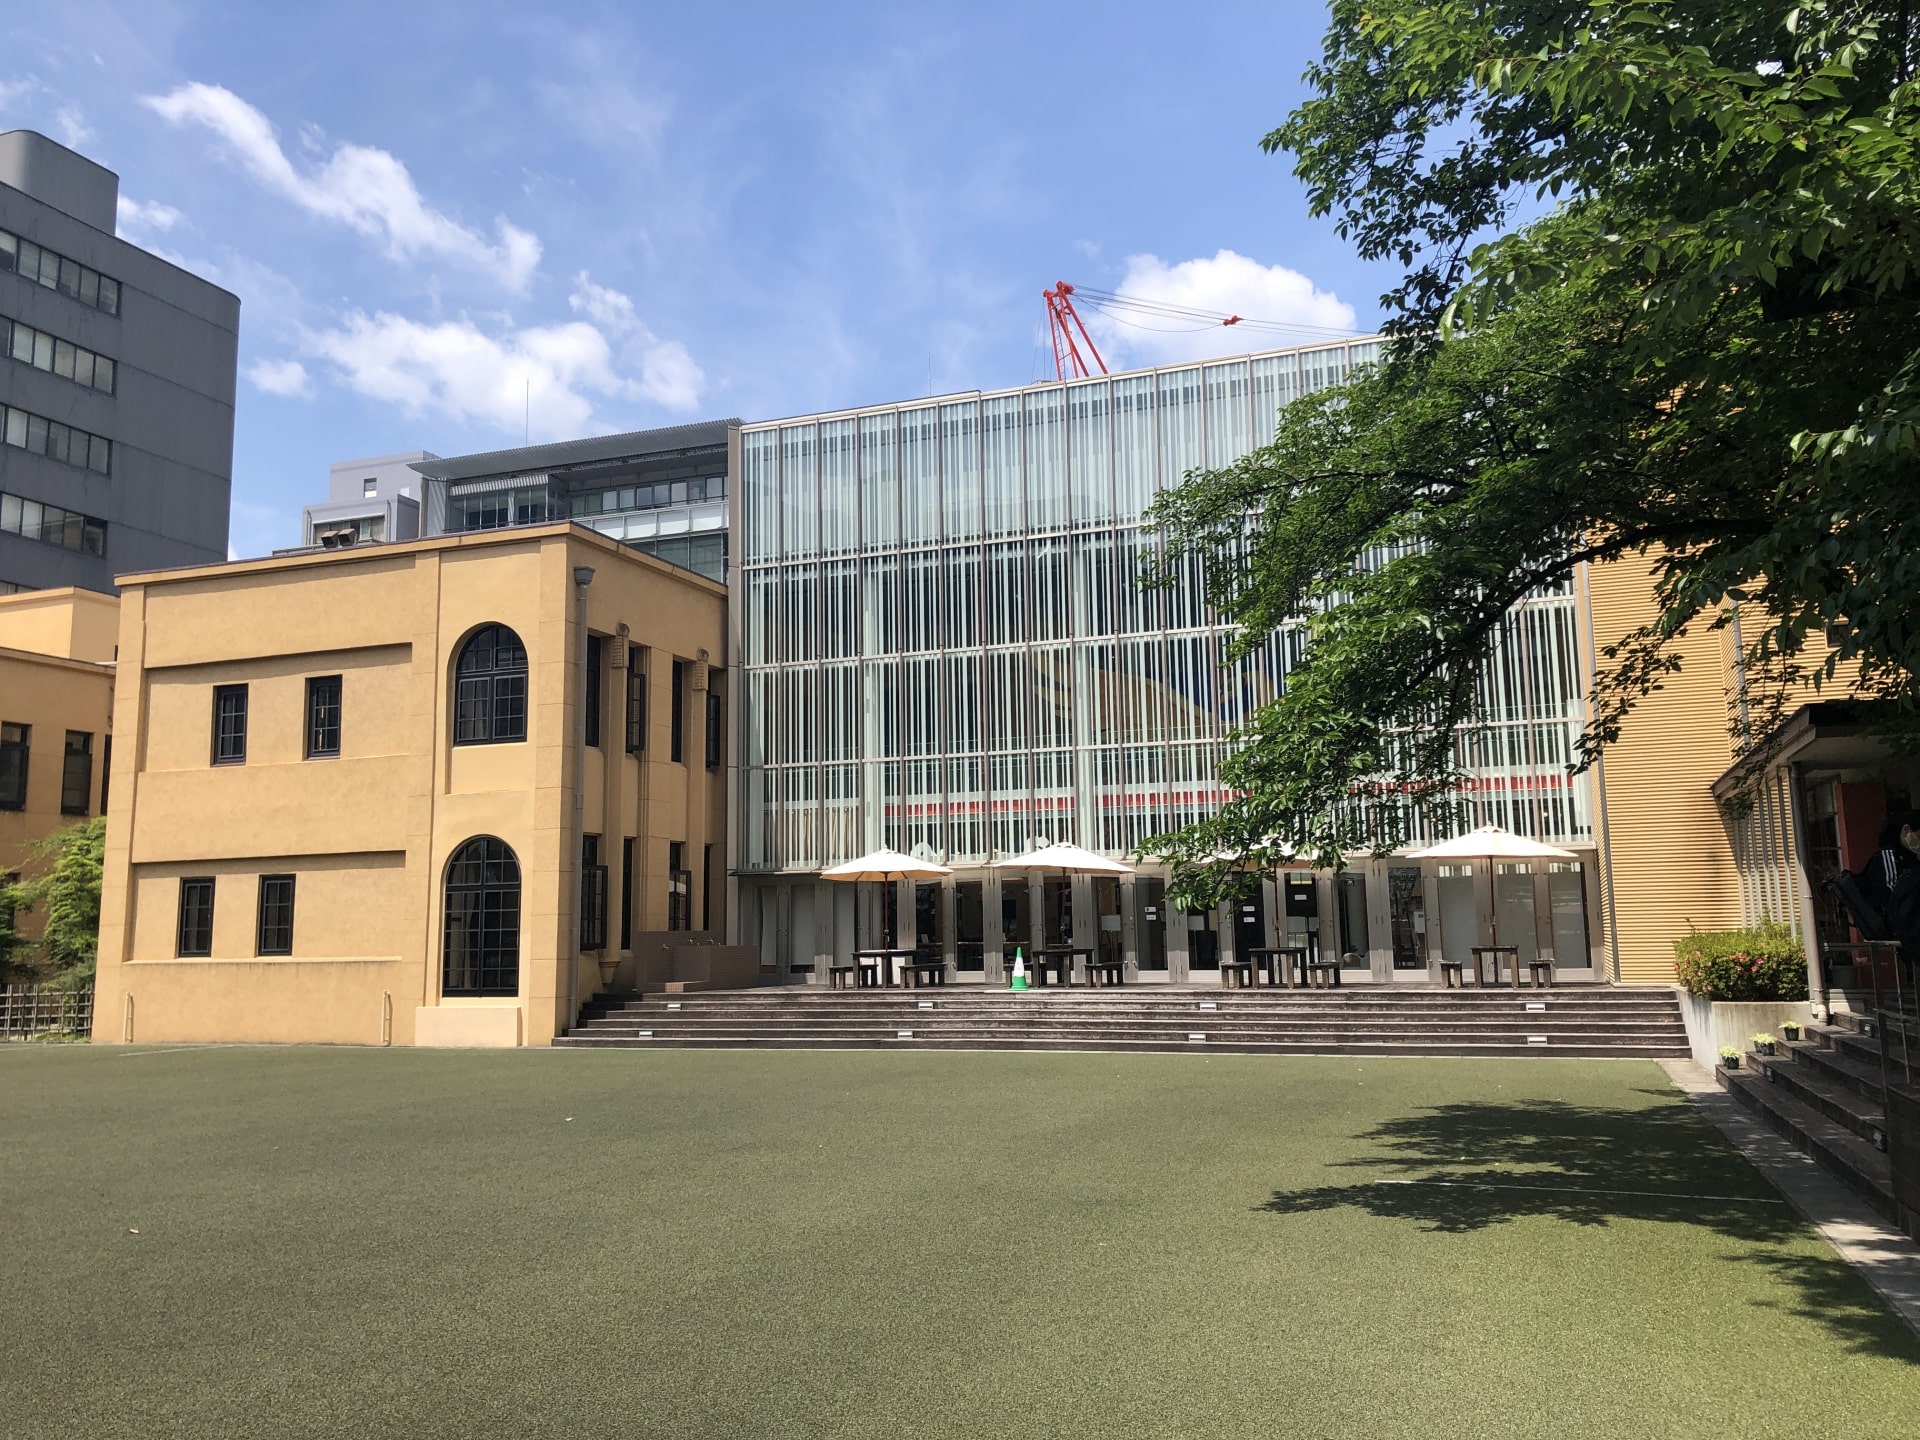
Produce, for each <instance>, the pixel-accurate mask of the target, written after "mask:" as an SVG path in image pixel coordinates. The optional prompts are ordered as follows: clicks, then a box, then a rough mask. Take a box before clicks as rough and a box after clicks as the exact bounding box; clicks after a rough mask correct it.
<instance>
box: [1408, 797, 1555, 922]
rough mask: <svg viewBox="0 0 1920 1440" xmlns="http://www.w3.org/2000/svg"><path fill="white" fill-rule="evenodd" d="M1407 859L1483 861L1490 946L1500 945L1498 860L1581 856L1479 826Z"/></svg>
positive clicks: (1497, 827) (1416, 852)
mask: <svg viewBox="0 0 1920 1440" xmlns="http://www.w3.org/2000/svg"><path fill="white" fill-rule="evenodd" d="M1407 858H1408V859H1410V860H1484V861H1486V863H1487V915H1488V923H1489V927H1490V929H1491V932H1492V935H1493V943H1494V944H1496V945H1498V944H1499V943H1500V899H1499V896H1497V895H1496V894H1495V893H1494V889H1493V866H1494V862H1495V861H1497V860H1577V859H1579V858H1580V857H1579V856H1577V855H1575V854H1574V853H1573V852H1572V851H1571V850H1562V849H1561V848H1560V847H1559V846H1558V845H1547V844H1544V843H1542V842H1541V841H1539V840H1529V839H1528V838H1527V837H1526V836H1525V835H1516V834H1514V833H1513V832H1512V831H1511V830H1506V829H1503V828H1501V827H1500V826H1498V825H1482V826H1480V827H1479V828H1478V829H1475V830H1469V831H1468V832H1467V833H1466V834H1464V835H1456V836H1454V837H1453V838H1452V839H1451V840H1442V841H1441V842H1440V843H1439V844H1437V845H1429V846H1427V848H1426V849H1424V850H1412V851H1409V852H1408V855H1407Z"/></svg>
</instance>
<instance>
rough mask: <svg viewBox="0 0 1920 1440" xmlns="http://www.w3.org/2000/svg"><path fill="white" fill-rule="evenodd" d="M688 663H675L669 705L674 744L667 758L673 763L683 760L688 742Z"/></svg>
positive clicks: (677, 661)
mask: <svg viewBox="0 0 1920 1440" xmlns="http://www.w3.org/2000/svg"><path fill="white" fill-rule="evenodd" d="M686 695H687V662H686V661H684V660H676V661H674V662H673V694H672V696H671V697H669V700H668V705H669V708H670V714H671V716H672V724H673V744H672V746H671V747H670V749H669V750H668V752H667V758H668V759H669V760H673V761H679V760H681V759H683V758H684V757H683V755H682V753H681V752H682V749H683V745H684V741H685V740H686V728H687V700H686Z"/></svg>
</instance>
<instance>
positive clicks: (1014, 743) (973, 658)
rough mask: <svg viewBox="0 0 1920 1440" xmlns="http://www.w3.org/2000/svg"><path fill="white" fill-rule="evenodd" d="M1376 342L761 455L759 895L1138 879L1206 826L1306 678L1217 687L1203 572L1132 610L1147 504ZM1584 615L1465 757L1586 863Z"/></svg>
mask: <svg viewBox="0 0 1920 1440" xmlns="http://www.w3.org/2000/svg"><path fill="white" fill-rule="evenodd" d="M1378 352H1379V343H1378V342H1377V341H1361V342H1353V343H1340V344H1332V345H1325V346H1317V347H1312V348H1309V349H1303V350H1294V351H1288V352H1284V353H1276V354H1268V355H1258V356H1252V357H1249V358H1247V359H1240V360H1230V361H1221V362H1216V363H1211V364H1202V365H1191V366H1176V367H1170V368H1166V369H1162V370H1157V371H1142V372H1137V373H1133V374H1125V375H1115V376H1111V377H1101V378H1099V379H1095V380H1089V381H1081V382H1076V383H1073V384H1066V385H1058V384H1049V385H1040V386H1034V387H1031V388H1029V389H1026V390H1021V391H1013V392H1005V393H1000V394H993V395H985V396H979V397H964V398H950V399H946V400H938V399H936V400H934V401H930V402H910V403H905V404H901V405H895V406H888V407H884V408H880V409H876V410H873V411H869V412H865V413H862V414H858V415H852V416H848V415H836V416H832V417H826V418H803V419H798V420H793V421H787V422H782V423H776V424H768V425H761V426H747V427H744V428H743V430H742V433H741V468H742V476H741V500H740V526H741V555H740V568H739V571H738V574H737V576H736V579H735V595H736V601H737V604H738V608H739V614H740V617H741V640H742V677H741V678H742V684H741V697H742V699H741V704H740V706H739V713H738V720H737V724H738V726H739V742H740V751H739V753H740V756H741V764H742V767H743V768H742V772H741V776H740V782H741V783H740V786H739V792H738V794H739V798H738V801H737V805H738V815H739V823H740V827H741V834H742V837H743V841H744V844H743V847H742V852H741V864H742V868H743V869H746V870H749V871H754V870H759V871H768V870H796V871H806V870H814V869H817V868H819V867H821V866H823V865H829V864H832V863H834V862H836V861H839V860H843V859H848V858H851V857H852V856H854V855H857V854H859V853H862V852H863V851H866V850H869V849H873V848H875V847H877V846H880V845H889V846H892V847H894V848H897V849H900V850H906V851H909V852H912V851H916V850H917V851H919V852H920V853H922V854H930V855H932V856H934V857H936V858H940V859H943V860H946V861H948V862H949V863H953V864H958V865H968V864H979V863H983V862H985V861H986V860H988V859H989V858H992V857H993V856H994V855H997V854H1005V853H1009V852H1018V851H1023V850H1026V849H1027V848H1029V847H1030V846H1031V845H1032V844H1033V843H1034V842H1035V841H1037V840H1040V839H1048V840H1055V841H1065V840H1071V841H1073V842H1075V843H1078V844H1081V845H1085V846H1087V847H1088V848H1090V849H1094V850H1101V851H1106V852H1109V853H1114V854H1121V853H1124V852H1126V851H1129V850H1131V849H1133V848H1134V847H1136V846H1137V845H1139V843H1140V842H1141V841H1143V840H1144V839H1145V838H1146V837H1147V836H1149V835H1152V834H1155V833H1159V832H1161V831H1164V830H1167V829H1169V828H1172V827H1174V826H1178V825H1181V824H1185V823H1188V822H1190V821H1193V820H1196V819H1199V818H1201V817H1202V816H1204V815H1206V814H1208V813H1209V812H1211V811H1212V810H1213V809H1215V808H1216V807H1217V806H1218V805H1219V804H1220V802H1221V800H1222V799H1223V798H1224V796H1223V793H1222V791H1221V789H1220V786H1219V782H1218V779H1217V773H1218V766H1219V761H1220V757H1221V754H1222V748H1223V746H1224V745H1225V743H1226V742H1227V738H1228V736H1229V734H1230V732H1231V731H1232V730H1233V728H1234V727H1235V726H1236V725H1238V724H1240V723H1242V722H1243V721H1244V720H1245V719H1246V718H1247V716H1248V715H1249V714H1250V713H1251V712H1252V711H1253V710H1254V709H1255V708H1257V707H1258V706H1260V705H1262V704H1264V703H1266V702H1267V701H1269V700H1271V699H1272V698H1273V697H1274V696H1275V695H1276V694H1277V693H1279V690H1280V688H1281V686H1282V685H1283V684H1284V681H1285V676H1286V673H1287V671H1288V669H1289V668H1290V667H1291V665H1292V664H1293V663H1294V662H1295V661H1297V660H1298V658H1299V654H1300V644H1301V637H1300V636H1299V635H1298V633H1297V632H1293V631H1285V632H1283V633H1281V634H1279V635H1276V636H1274V637H1272V639H1271V640H1270V641H1269V642H1268V643H1266V644H1265V645H1263V646H1261V647H1260V648H1259V649H1258V650H1257V651H1256V652H1255V653H1254V654H1252V655H1250V656H1248V657H1246V658H1245V659H1243V660H1241V661H1239V662H1237V663H1236V664H1233V665H1231V666H1227V665H1225V664H1224V663H1223V662H1224V656H1225V641H1226V639H1227V638H1228V635H1229V633H1230V627H1228V626H1225V625H1223V624H1222V623H1221V622H1220V620H1219V619H1218V617H1217V616H1215V615H1214V614H1213V613H1212V612H1211V611H1209V610H1208V609H1207V607H1206V605H1205V603H1204V600H1203V597H1202V580H1203V576H1202V573H1201V567H1200V565H1199V563H1198V562H1197V561H1195V562H1192V563H1190V564H1188V565H1187V566H1186V567H1185V570H1184V573H1183V574H1182V575H1181V577H1180V581H1179V583H1178V584H1177V585H1176V586H1175V587H1174V588H1173V589H1172V590H1171V591H1167V592H1158V591H1153V592H1149V591H1143V590H1142V589H1141V588H1140V587H1139V585H1138V584H1137V583H1136V580H1135V577H1136V576H1137V575H1138V573H1139V570H1140V566H1141V564H1142V562H1143V560H1144V559H1145V558H1146V557H1147V556H1148V555H1150V554H1151V553H1152V552H1153V550H1154V548H1155V545H1156V543H1157V542H1156V539H1155V536H1154V534H1153V532H1152V531H1151V530H1149V529H1147V528H1146V527H1145V526H1143V525H1142V523H1141V515H1142V512H1143V511H1144V510H1145V508H1146V507H1147V505H1148V504H1149V503H1151V501H1152V499H1153V496H1154V495H1155V494H1156V493H1157V492H1158V491H1160V490H1161V489H1164V488H1166V487H1167V486H1170V485H1173V484H1177V483H1178V482H1179V480H1180V479H1181V477H1182V476H1184V475H1185V474H1187V473H1188V472H1190V471H1192V470H1195V469H1199V468H1202V467H1213V466H1220V465H1225V464H1228V463H1230V462H1232V461H1233V460H1236V459H1238V458H1239V457H1240V456H1242V455H1244V454H1246V453H1247V451H1248V450H1250V449H1251V448H1252V447H1253V446H1254V445H1255V444H1257V443H1260V442H1262V441H1264V439H1265V438H1266V437H1267V436H1268V435H1270V434H1271V433H1272V429H1273V425H1274V421H1275V417H1276V416H1277V414H1278V412H1279V410H1280V409H1281V408H1282V407H1283V406H1285V405H1287V404H1289V403H1291V402H1292V401H1293V400H1295V399H1297V398H1299V397H1300V396H1302V395H1305V394H1309V393H1312V392H1313V391H1315V390H1319V389H1324V388H1325V387H1327V386H1329V385H1332V384H1336V383H1338V382H1339V381H1340V380H1342V379H1344V378H1345V377H1346V375H1347V374H1348V373H1349V372H1350V371H1351V370H1352V368H1353V367H1354V366H1357V365H1361V364H1366V363H1368V362H1370V361H1371V360H1373V359H1374V358H1375V357H1376V356H1377V354H1378ZM1577 653H1578V652H1577V648H1576V634H1575V621H1574V597H1573V595H1572V594H1571V593H1570V592H1568V593H1553V594H1537V595H1535V596H1532V597H1530V598H1529V599H1527V600H1526V601H1524V602H1522V604H1520V605H1519V606H1516V607H1515V609H1514V610H1513V611H1512V612H1511V614H1510V615H1509V617H1508V619H1507V622H1506V625H1505V627H1504V628H1503V630H1502V633H1501V635H1500V637H1499V640H1498V643H1497V645H1496V649H1495V653H1494V656H1493V661H1492V664H1491V665H1490V666H1489V667H1488V670H1487V673H1486V677H1485V680H1484V683H1483V685H1482V693H1481V713H1482V716H1483V718H1484V724H1483V725H1482V726H1481V727H1480V728H1479V729H1478V730H1476V731H1475V732H1474V733H1473V735H1472V736H1470V737H1469V738H1468V739H1467V740H1466V741H1464V742H1463V743H1464V745H1465V747H1466V755H1465V758H1466V759H1467V761H1468V762H1469V764H1470V766H1471V768H1472V771H1473V774H1474V777H1475V779H1474V785H1473V790H1472V797H1473V799H1474V802H1475V805H1476V809H1477V811H1478V813H1479V818H1480V819H1482V820H1487V821H1493V822H1495V823H1498V824H1502V825H1505V826H1507V827H1509V828H1511V829H1513V830H1515V831H1517V832H1520V833H1523V834H1531V835H1535V836H1538V837H1540V838H1542V839H1546V840H1550V841H1556V842H1559V843H1563V844H1567V843H1572V844H1585V843H1591V822H1590V820H1589V817H1588V814H1587V801H1586V790H1585V786H1584V783H1583V782H1580V781H1575V780H1570V779H1569V777H1568V776H1567V774H1566V771H1565V764H1566V759H1567V755H1568V751H1569V747H1570V745H1571V743H1572V739H1573V735H1574V733H1575V730H1576V727H1577V724H1578V720H1579V706H1580V702H1581V693H1580V684H1579V666H1578V664H1577V661H1576V656H1577Z"/></svg>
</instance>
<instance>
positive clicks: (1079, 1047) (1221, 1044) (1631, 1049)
mask: <svg viewBox="0 0 1920 1440" xmlns="http://www.w3.org/2000/svg"><path fill="white" fill-rule="evenodd" d="M554 1044H555V1045H556V1046H561V1047H565V1048H570V1049H588V1048H602V1049H609V1048H611V1049H655V1050H703V1049H705V1050H754V1049H777V1050H904V1049H915V1048H918V1049H922V1050H1028V1051H1067V1052H1072V1051H1098V1052H1104V1053H1119V1054H1135V1053H1138V1054H1152V1053H1186V1054H1191V1053H1195V1052H1201V1053H1207V1052H1211V1053H1215V1054H1234V1055H1289V1054H1291V1055H1380V1056H1385V1055H1402V1056H1409V1057H1418V1056H1496V1057H1497V1056H1514V1057H1517V1056H1530V1057H1531V1056H1540V1055H1547V1054H1551V1055H1557V1056H1560V1057H1562V1058H1568V1057H1584V1058H1588V1059H1642V1060H1677V1059H1682V1058H1684V1057H1685V1056H1686V1055H1687V1053H1688V1051H1687V1048H1686V1046H1684V1045H1678V1046H1673V1045H1638V1044H1632V1043H1626V1042H1622V1043H1618V1044H1614V1043H1584V1042H1579V1041H1567V1042H1554V1043H1551V1044H1547V1045H1514V1044H1509V1043H1504V1042H1497V1041H1496V1042H1485V1043H1475V1042H1469V1041H1434V1040H1431V1039H1404V1038H1402V1039H1397V1040H1355V1039H1352V1038H1350V1037H1348V1036H1344V1035H1336V1036H1329V1037H1326V1038H1325V1039H1321V1040H1310V1039H1300V1040H1295V1041H1280V1040H1264V1039H1263V1040H1244V1039H1223V1038H1216V1037H1214V1036H1212V1035H1211V1034H1209V1035H1208V1037H1207V1039H1205V1040H1200V1041H1193V1040H1188V1041H1181V1040H1173V1039H1153V1040H1125V1039H1106V1038H1089V1037H1087V1036H1084V1035H1079V1034H1076V1035H1074V1036H1072V1037H1065V1038H1063V1037H1054V1036H1048V1037H1030V1036H1014V1035H1003V1034H995V1035H979V1036H967V1035H948V1036H939V1037H920V1036H914V1037H912V1038H904V1039H903V1038H900V1037H897V1036H895V1037H885V1036H876V1035H874V1034H872V1033H870V1032H861V1033H858V1034H851V1035H834V1034H830V1033H826V1032H821V1031H813V1030H809V1031H805V1032H797V1033H794V1034H791V1035H782V1036H765V1035H729V1034H724V1033H722V1034H714V1035H699V1036H694V1035H660V1036H654V1037H649V1038H639V1037H633V1036H607V1035H591V1034H580V1033H578V1032H572V1033H569V1034H567V1035H564V1036H562V1037H560V1038H559V1039H557V1040H555V1041H554Z"/></svg>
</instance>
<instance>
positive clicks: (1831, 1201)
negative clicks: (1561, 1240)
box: [1659, 1060, 1920, 1335]
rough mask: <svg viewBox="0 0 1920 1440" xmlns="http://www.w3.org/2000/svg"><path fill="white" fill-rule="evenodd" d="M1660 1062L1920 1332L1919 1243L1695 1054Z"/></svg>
mask: <svg viewBox="0 0 1920 1440" xmlns="http://www.w3.org/2000/svg"><path fill="white" fill-rule="evenodd" d="M1659 1065H1660V1068H1661V1069H1662V1070H1664V1071H1666V1072H1667V1076H1668V1078H1669V1079H1671V1080H1672V1081H1673V1083H1674V1085H1675V1086H1677V1087H1678V1088H1679V1089H1680V1090H1681V1091H1682V1092H1684V1093H1685V1095H1686V1096H1687V1098H1688V1099H1689V1100H1691V1101H1692V1102H1693V1103H1694V1104H1695V1105H1696V1106H1698V1107H1699V1109H1700V1111H1701V1113H1702V1114H1703V1115H1705V1116H1706V1117H1707V1119H1709V1120H1711V1121H1712V1122H1713V1123H1714V1125H1715V1126H1716V1127H1717V1128H1718V1129H1719V1131H1720V1133H1721V1134H1722V1135H1725V1136H1726V1137H1727V1139H1728V1140H1730V1141H1731V1142H1732V1143H1733V1145H1734V1146H1735V1148H1737V1149H1738V1150H1739V1151H1740V1153H1741V1154H1743V1155H1745V1156H1746V1157H1747V1159H1749V1160H1751V1161H1752V1162H1753V1164H1754V1166H1755V1168H1757V1169H1758V1170H1759V1171H1760V1173H1761V1174H1762V1175H1765V1176H1766V1177H1767V1179H1769V1180H1771V1181H1772V1182H1773V1184H1774V1185H1775V1186H1776V1187H1777V1188H1778V1189H1779V1191H1780V1193H1781V1194H1782V1195H1785V1196H1786V1197H1787V1200H1788V1202H1789V1203H1790V1204H1791V1205H1792V1206H1793V1207H1794V1208H1795V1209H1796V1210H1798V1211H1799V1212H1800V1213H1801V1214H1802V1215H1804V1216H1806V1217H1807V1219H1808V1220H1810V1221H1812V1222H1813V1225H1814V1228H1815V1229H1817V1230H1818V1231H1819V1232H1820V1233H1821V1234H1822V1235H1824V1236H1825V1237H1826V1239H1827V1243H1828V1244H1830V1245H1832V1246H1833V1248H1834V1249H1835V1250H1837V1251H1839V1252H1840V1258H1841V1259H1843V1260H1845V1261H1846V1262H1847V1263H1848V1264H1849V1265H1851V1266H1853V1268H1854V1269H1856V1270H1858V1271H1859V1272H1860V1273H1861V1274H1862V1275H1863V1276H1865V1277H1866V1281H1867V1283H1868V1284H1869V1285H1871V1286H1872V1287H1873V1288H1874V1290H1875V1291H1877V1292H1878V1293H1879V1295H1880V1298H1881V1299H1883V1300H1885V1301H1886V1302H1887V1304H1888V1305H1889V1306H1890V1307H1891V1308H1892V1310H1893V1313H1894V1314H1896V1315H1898V1316H1899V1317H1900V1318H1901V1319H1902V1320H1904V1321H1906V1322H1907V1324H1908V1326H1909V1327H1910V1328H1911V1329H1912V1330H1913V1332H1914V1333H1915V1334H1916V1335H1920V1245H1916V1244H1914V1242H1913V1241H1911V1240H1909V1239H1908V1238H1907V1237H1906V1236H1904V1235H1902V1234H1901V1233H1900V1232H1899V1231H1898V1230H1896V1229H1894V1228H1893V1227H1892V1226H1891V1225H1889V1224H1888V1223H1887V1222H1886V1221H1885V1220H1883V1219H1882V1218H1881V1217H1880V1215H1879V1213H1878V1212H1877V1211H1875V1210H1873V1209H1872V1208H1871V1207H1870V1206H1869V1205H1868V1204H1867V1202H1866V1201H1864V1200H1862V1199H1860V1197H1859V1196H1857V1195H1855V1194H1854V1193H1853V1192H1852V1191H1851V1190H1849V1189H1847V1187H1846V1186H1844V1185H1842V1184H1841V1183H1840V1182H1839V1181H1838V1180H1836V1179H1834V1178H1833V1177H1832V1176H1831V1175H1829V1174H1827V1172H1826V1171H1824V1170H1822V1169H1821V1168H1820V1167H1819V1166H1818V1165H1816V1164H1815V1163H1814V1162H1813V1160H1812V1159H1811V1158H1810V1157H1808V1156H1806V1155H1804V1154H1802V1153H1801V1152H1800V1151H1799V1150H1796V1149H1795V1148H1794V1147H1793V1146H1792V1145H1791V1144H1789V1143H1788V1142H1787V1141H1786V1140H1784V1139H1782V1138H1781V1137H1780V1136H1779V1135H1777V1134H1775V1133H1774V1132H1773V1131H1772V1130H1769V1129H1768V1128H1767V1127H1766V1125H1764V1124H1763V1123H1762V1122H1761V1121H1759V1120H1757V1119H1755V1118H1754V1116H1753V1115H1752V1114H1750V1113H1749V1112H1748V1111H1747V1110H1746V1108H1745V1107H1744V1106H1742V1105H1741V1104H1740V1102H1739V1101H1738V1100H1735V1099H1734V1098H1733V1097H1732V1096H1731V1095H1729V1094H1728V1093H1727V1092H1726V1091H1724V1090H1722V1089H1721V1088H1720V1086H1719V1084H1718V1082H1716V1081H1715V1080H1714V1078H1713V1075H1712V1074H1711V1073H1710V1072H1709V1071H1707V1070H1706V1069H1704V1068H1702V1067H1701V1066H1700V1065H1699V1064H1698V1063H1697V1062H1696V1061H1693V1060H1662V1061H1660V1062H1659Z"/></svg>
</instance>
